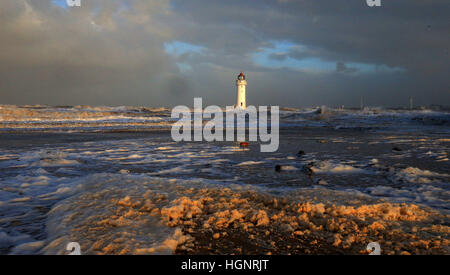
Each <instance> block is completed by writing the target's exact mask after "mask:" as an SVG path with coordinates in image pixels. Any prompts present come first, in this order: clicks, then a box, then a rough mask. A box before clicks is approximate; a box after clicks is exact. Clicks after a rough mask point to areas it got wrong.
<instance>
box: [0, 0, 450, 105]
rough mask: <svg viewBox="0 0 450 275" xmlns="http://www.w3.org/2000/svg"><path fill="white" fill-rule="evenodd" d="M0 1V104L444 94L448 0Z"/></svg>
mask: <svg viewBox="0 0 450 275" xmlns="http://www.w3.org/2000/svg"><path fill="white" fill-rule="evenodd" d="M381 1H382V5H383V6H382V7H373V8H370V7H368V6H367V4H366V0H340V1H339V0H329V1H327V0H278V1H275V0H273V1H269V0H226V1H225V0H202V1H199V0H81V7H68V6H67V5H66V4H65V2H66V1H65V0H0V104H47V105H80V104H87V105H111V106H118V105H134V106H167V107H172V106H174V105H179V104H183V105H189V106H191V105H192V104H193V98H194V97H203V100H204V104H208V105H212V104H215V105H220V106H226V105H232V104H234V100H235V93H236V91H235V89H236V88H235V79H236V77H237V75H238V74H239V72H240V71H244V73H245V74H246V76H247V81H248V86H247V102H248V104H249V105H280V106H289V107H303V106H318V105H329V106H341V105H345V106H349V107H350V106H359V101H360V97H361V96H364V99H365V103H366V104H367V105H370V106H407V105H408V104H409V97H410V96H413V97H414V102H415V103H416V104H417V105H429V104H433V103H435V104H443V105H450V55H449V51H450V17H449V16H450V1H449V0H433V1H425V0H381Z"/></svg>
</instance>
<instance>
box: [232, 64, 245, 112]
mask: <svg viewBox="0 0 450 275" xmlns="http://www.w3.org/2000/svg"><path fill="white" fill-rule="evenodd" d="M246 86H247V81H246V80H245V75H244V74H243V73H242V72H241V73H240V74H239V75H238V77H237V80H236V88H237V91H236V106H235V107H236V108H241V109H245V108H247V103H246V102H245V87H246Z"/></svg>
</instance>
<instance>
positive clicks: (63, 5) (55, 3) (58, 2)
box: [52, 0, 69, 8]
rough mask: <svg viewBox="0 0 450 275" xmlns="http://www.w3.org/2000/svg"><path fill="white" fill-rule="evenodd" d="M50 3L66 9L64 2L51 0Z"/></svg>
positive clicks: (65, 2)
mask: <svg viewBox="0 0 450 275" xmlns="http://www.w3.org/2000/svg"><path fill="white" fill-rule="evenodd" d="M52 3H53V4H54V5H56V6H58V7H61V8H68V7H69V6H68V5H67V1H66V0H52Z"/></svg>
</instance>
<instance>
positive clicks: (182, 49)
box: [164, 41, 205, 56]
mask: <svg viewBox="0 0 450 275" xmlns="http://www.w3.org/2000/svg"><path fill="white" fill-rule="evenodd" d="M164 49H165V51H166V52H167V53H168V54H170V55H173V56H180V55H182V54H185V53H197V54H202V52H203V51H204V49H205V48H204V47H201V46H197V45H194V44H189V43H185V42H181V41H173V42H170V43H164Z"/></svg>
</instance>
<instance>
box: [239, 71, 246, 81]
mask: <svg viewBox="0 0 450 275" xmlns="http://www.w3.org/2000/svg"><path fill="white" fill-rule="evenodd" d="M238 79H239V80H245V75H244V73H243V72H241V73H240V74H239V75H238Z"/></svg>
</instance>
